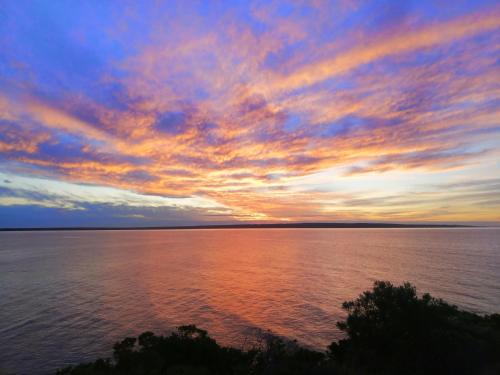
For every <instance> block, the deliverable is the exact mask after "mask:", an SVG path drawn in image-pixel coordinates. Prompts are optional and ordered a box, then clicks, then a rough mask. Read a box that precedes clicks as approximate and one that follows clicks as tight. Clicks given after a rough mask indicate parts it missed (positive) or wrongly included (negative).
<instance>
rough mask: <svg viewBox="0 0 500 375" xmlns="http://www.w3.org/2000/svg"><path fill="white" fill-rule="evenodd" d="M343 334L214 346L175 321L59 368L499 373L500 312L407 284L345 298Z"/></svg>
mask: <svg viewBox="0 0 500 375" xmlns="http://www.w3.org/2000/svg"><path fill="white" fill-rule="evenodd" d="M343 308H344V309H345V310H346V312H347V318H346V320H345V321H343V322H339V323H338V324H337V325H338V327H339V328H340V329H341V330H342V331H344V332H345V338H344V339H342V340H340V341H338V342H333V343H332V344H331V345H330V346H329V347H328V351H327V352H326V353H321V352H317V351H313V350H309V349H306V348H303V347H301V346H299V345H298V344H297V343H296V342H295V341H285V340H283V339H281V338H279V337H276V336H274V335H272V334H267V335H265V336H264V337H263V343H262V345H260V346H258V347H255V348H253V349H250V350H239V349H234V348H229V347H224V346H220V345H219V344H217V342H216V341H215V340H214V339H212V338H211V337H210V336H209V335H208V334H207V332H206V331H204V330H202V329H199V328H197V327H196V326H194V325H189V326H181V327H179V328H178V330H177V331H176V332H174V333H172V334H171V335H169V336H156V335H155V334H153V333H152V332H145V333H143V334H141V335H140V336H139V337H138V338H125V339H124V340H122V341H121V342H118V343H116V344H115V345H114V347H113V359H112V360H111V359H98V360H97V361H95V362H93V363H87V364H81V365H78V366H75V367H68V368H65V369H62V370H59V372H58V374H59V375H117V374H120V375H157V374H174V375H176V374H184V375H205V374H207V375H208V374H221V375H224V374H255V375H259V374H261V375H268V374H273V375H274V374H277V375H281V374H283V375H284V374H290V375H294V374H296V375H299V374H310V375H323V374H332V375H335V374H338V375H349V374H389V375H392V374H416V375H417V374H444V375H445V374H484V375H487V374H498V373H500V363H499V361H500V315H498V314H494V315H489V316H480V315H477V314H473V313H470V312H465V311H461V310H459V309H457V307H455V306H452V305H449V304H447V303H445V302H444V301H442V300H440V299H435V298H433V297H431V296H430V295H429V294H424V295H423V296H421V297H419V296H418V295H417V291H416V289H415V287H413V286H412V285H411V284H409V283H406V284H403V285H402V286H393V285H392V284H391V283H389V282H384V281H378V282H375V284H374V287H373V289H372V290H370V291H367V292H364V293H363V294H362V295H360V296H359V297H358V298H357V299H356V300H354V301H348V302H344V304H343Z"/></svg>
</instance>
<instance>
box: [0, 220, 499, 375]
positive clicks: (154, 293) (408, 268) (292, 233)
mask: <svg viewBox="0 0 500 375" xmlns="http://www.w3.org/2000/svg"><path fill="white" fill-rule="evenodd" d="M377 279H385V280H391V281H393V282H395V283H401V282H402V281H405V280H408V281H411V282H413V283H414V284H416V285H417V287H419V288H420V291H429V292H431V293H432V294H433V295H435V296H438V297H442V298H445V299H446V300H448V301H450V302H453V303H455V304H457V305H459V306H461V307H463V308H466V309H468V310H472V311H475V312H480V313H486V312H499V311H500V229H266V230H258V229H243V230H189V231H110V232H107V231H106V232H105V231H95V232H94V231H92V232H78V231H75V232H17V233H16V232H10V233H0V369H1V370H0V372H1V371H4V372H7V373H11V372H12V373H19V374H34V373H50V372H51V371H53V370H54V369H55V368H58V367H60V366H64V365H67V364H71V363H75V362H79V361H82V360H91V359H93V358H95V357H97V356H102V355H109V354H110V351H109V348H110V347H111V345H112V343H113V342H114V341H115V340H117V339H120V338H122V337H124V336H125V335H131V334H132V335H133V334H138V333H140V332H142V331H144V330H154V331H156V332H165V331H168V330H170V329H172V328H173V327H175V326H177V325H180V324H187V323H195V324H197V325H199V326H201V327H202V328H205V329H208V330H209V332H210V333H211V334H212V335H213V336H214V337H215V338H216V339H218V341H220V342H222V343H224V344H238V343H241V342H243V341H244V338H245V337H247V338H248V339H249V340H251V339H252V338H253V337H255V336H256V335H258V334H259V332H261V331H262V330H267V329H271V330H273V331H274V332H276V333H278V334H281V335H285V336H288V337H290V338H296V339H298V340H299V342H302V343H303V344H307V345H310V346H312V347H316V348H324V347H325V346H326V345H327V344H328V343H329V342H331V340H332V339H334V338H336V337H338V336H339V332H338V331H337V330H336V329H335V322H336V321H337V320H338V319H340V318H342V317H343V313H342V311H341V309H340V305H341V303H342V301H344V300H347V299H352V298H354V297H356V296H357V295H358V294H359V293H361V292H362V291H363V290H365V289H367V288H369V287H370V286H371V284H372V282H373V281H374V280H377Z"/></svg>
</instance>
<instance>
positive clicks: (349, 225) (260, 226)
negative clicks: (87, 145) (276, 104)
mask: <svg viewBox="0 0 500 375" xmlns="http://www.w3.org/2000/svg"><path fill="white" fill-rule="evenodd" d="M479 227H481V226H476V225H460V224H394V223H282V224H211V225H180V226H149V227H47V228H45V227H36V228H0V232H26V231H70V230H80V231H85V230H183V229H301V228H302V229H307V228H311V229H314V228H316V229H322V228H323V229H328V228H337V229H342V228H365V229H369V228H479Z"/></svg>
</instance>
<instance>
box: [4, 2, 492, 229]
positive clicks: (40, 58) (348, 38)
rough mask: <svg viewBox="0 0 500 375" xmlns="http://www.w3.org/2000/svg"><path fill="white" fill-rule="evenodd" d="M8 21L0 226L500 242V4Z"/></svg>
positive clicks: (88, 5) (346, 5)
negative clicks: (469, 234)
mask: <svg viewBox="0 0 500 375" xmlns="http://www.w3.org/2000/svg"><path fill="white" fill-rule="evenodd" d="M0 4H1V5H0V47H1V48H0V227H22V226H28V227H29V226H101V225H104V226H115V225H116V226H122V225H124V226H128V225H147V226H149V225H186V224H201V223H233V222H294V221H321V222H326V221H339V222H348V221H376V222H419V223H420V222H439V223H441V222H450V223H451V222H460V223H497V224H498V223H500V61H499V58H500V6H499V5H498V1H496V0H492V1H483V0H471V1H460V0H454V1H448V0H446V1H445V0H433V1H423V0H418V1H417V0H415V1H409V0H408V1H399V0H393V1H385V0H376V1H358V0H341V1H334V2H329V1H321V0H319V1H286V2H285V1H284V2H276V1H268V0H266V1H179V2H171V1H168V2H167V1H165V2H162V1H128V2H126V1H102V0H96V1H60V0H47V1H35V0H33V1H19V0H13V1H9V0H3V1H1V2H0Z"/></svg>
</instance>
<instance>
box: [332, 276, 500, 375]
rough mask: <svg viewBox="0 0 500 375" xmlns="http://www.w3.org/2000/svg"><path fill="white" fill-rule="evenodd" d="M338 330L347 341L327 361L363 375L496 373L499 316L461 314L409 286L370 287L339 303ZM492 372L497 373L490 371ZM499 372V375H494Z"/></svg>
mask: <svg viewBox="0 0 500 375" xmlns="http://www.w3.org/2000/svg"><path fill="white" fill-rule="evenodd" d="M343 308H344V310H346V311H347V313H348V316H347V319H346V320H345V321H344V322H340V323H338V324H337V325H338V327H339V328H340V329H341V330H343V331H344V332H345V333H346V336H347V337H346V338H345V339H343V340H340V341H339V342H334V343H332V344H331V345H330V347H329V354H330V358H331V359H332V360H334V361H336V362H337V363H341V364H343V365H344V366H346V367H348V368H356V369H358V370H361V371H362V372H363V373H369V374H372V373H383V374H402V373H404V374H480V373H485V374H486V373H490V372H491V373H493V371H495V369H496V370H498V369H500V367H499V366H498V365H499V364H498V362H497V361H498V360H500V315H498V314H495V315H490V316H484V317H483V316H479V315H477V314H473V313H469V312H464V311H460V310H459V309H457V307H455V306H452V305H449V304H447V303H445V302H444V301H442V300H440V299H435V298H433V297H431V296H430V295H429V294H424V295H423V296H422V297H418V295H417V292H416V289H415V287H413V286H412V285H411V284H409V283H405V284H403V285H402V286H399V287H395V286H393V285H392V284H391V283H389V282H384V281H378V282H375V284H374V287H373V290H371V291H367V292H364V293H363V294H362V295H361V296H360V297H359V298H358V299H356V300H354V301H349V302H344V303H343ZM494 373H497V372H494ZM498 373H500V372H498Z"/></svg>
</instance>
